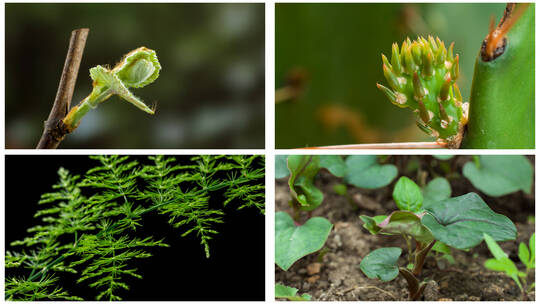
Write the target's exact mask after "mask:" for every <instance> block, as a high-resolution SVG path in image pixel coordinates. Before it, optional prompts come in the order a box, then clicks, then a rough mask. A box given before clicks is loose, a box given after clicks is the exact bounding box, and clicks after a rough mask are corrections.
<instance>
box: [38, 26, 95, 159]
mask: <svg viewBox="0 0 540 304" xmlns="http://www.w3.org/2000/svg"><path fill="white" fill-rule="evenodd" d="M88 32H89V29H87V28H82V29H76V30H73V31H72V32H71V39H70V40H69V48H68V53H67V55H66V61H65V62H64V69H63V71H62V77H61V78H60V84H59V85H58V91H56V98H55V99H54V104H53V107H52V109H51V112H50V113H49V117H48V118H47V120H46V121H45V123H44V130H43V134H42V135H41V139H40V140H39V143H38V145H37V147H36V149H56V147H58V145H59V144H60V142H61V141H62V140H63V139H64V136H65V135H66V134H68V133H69V132H70V131H69V130H68V129H67V128H66V127H65V126H64V124H63V123H62V119H63V118H64V117H65V116H66V114H67V113H68V111H69V106H70V104H71V99H72V98H73V91H74V90H75V84H76V82H77V75H78V73H79V66H80V65H81V60H82V56H83V52H84V46H85V45H86V38H87V37H88Z"/></svg>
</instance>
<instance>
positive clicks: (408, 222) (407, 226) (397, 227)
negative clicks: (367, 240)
mask: <svg viewBox="0 0 540 304" xmlns="http://www.w3.org/2000/svg"><path fill="white" fill-rule="evenodd" d="M360 219H361V220H362V221H363V222H364V228H366V229H367V230H368V231H369V232H371V233H372V234H377V233H379V232H380V233H385V234H397V235H402V234H406V235H410V236H412V237H413V238H414V239H416V240H417V241H420V242H423V243H429V242H431V241H432V240H433V235H432V234H431V232H430V231H429V230H428V229H426V227H424V225H422V223H421V221H420V217H419V216H418V215H416V214H414V213H412V212H409V211H394V212H392V214H390V216H388V217H386V218H385V219H384V220H383V221H382V222H377V220H378V219H375V218H371V217H369V216H365V215H361V216H360ZM379 219H380V218H379Z"/></svg>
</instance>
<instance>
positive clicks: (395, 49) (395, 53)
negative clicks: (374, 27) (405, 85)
mask: <svg viewBox="0 0 540 304" xmlns="http://www.w3.org/2000/svg"><path fill="white" fill-rule="evenodd" d="M391 60H392V67H393V69H394V71H395V72H396V73H399V74H401V73H403V69H402V67H401V62H400V56H399V46H398V44H397V43H393V44H392V58H391Z"/></svg>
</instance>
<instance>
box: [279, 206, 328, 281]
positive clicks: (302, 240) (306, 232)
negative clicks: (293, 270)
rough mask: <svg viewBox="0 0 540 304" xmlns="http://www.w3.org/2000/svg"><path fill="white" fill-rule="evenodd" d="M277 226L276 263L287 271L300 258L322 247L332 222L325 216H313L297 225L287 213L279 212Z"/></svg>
mask: <svg viewBox="0 0 540 304" xmlns="http://www.w3.org/2000/svg"><path fill="white" fill-rule="evenodd" d="M275 227H276V228H275V229H276V230H275V255H276V264H277V265H278V266H279V267H280V268H281V269H283V270H285V271H286V270H287V269H289V267H291V265H292V264H293V263H294V262H296V261H298V260H299V259H300V258H302V257H304V256H306V255H308V254H310V253H313V252H315V251H317V250H319V249H321V248H322V246H323V245H324V243H325V242H326V239H327V238H328V234H329V233H330V230H331V229H332V224H331V223H330V222H329V221H328V220H327V219H325V218H322V217H313V218H310V219H309V220H308V221H307V222H306V223H305V224H303V225H301V226H296V225H295V223H294V221H293V220H292V218H291V217H290V216H289V215H288V214H287V213H285V212H277V213H276V216H275Z"/></svg>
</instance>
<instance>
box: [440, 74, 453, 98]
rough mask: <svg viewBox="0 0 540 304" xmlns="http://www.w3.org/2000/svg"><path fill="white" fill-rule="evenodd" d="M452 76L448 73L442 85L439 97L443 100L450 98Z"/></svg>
mask: <svg viewBox="0 0 540 304" xmlns="http://www.w3.org/2000/svg"><path fill="white" fill-rule="evenodd" d="M451 82H452V78H451V77H450V73H446V75H445V76H444V82H443V85H442V87H441V91H440V92H439V99H440V100H441V101H444V100H447V99H448V93H449V92H450V86H451Z"/></svg>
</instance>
